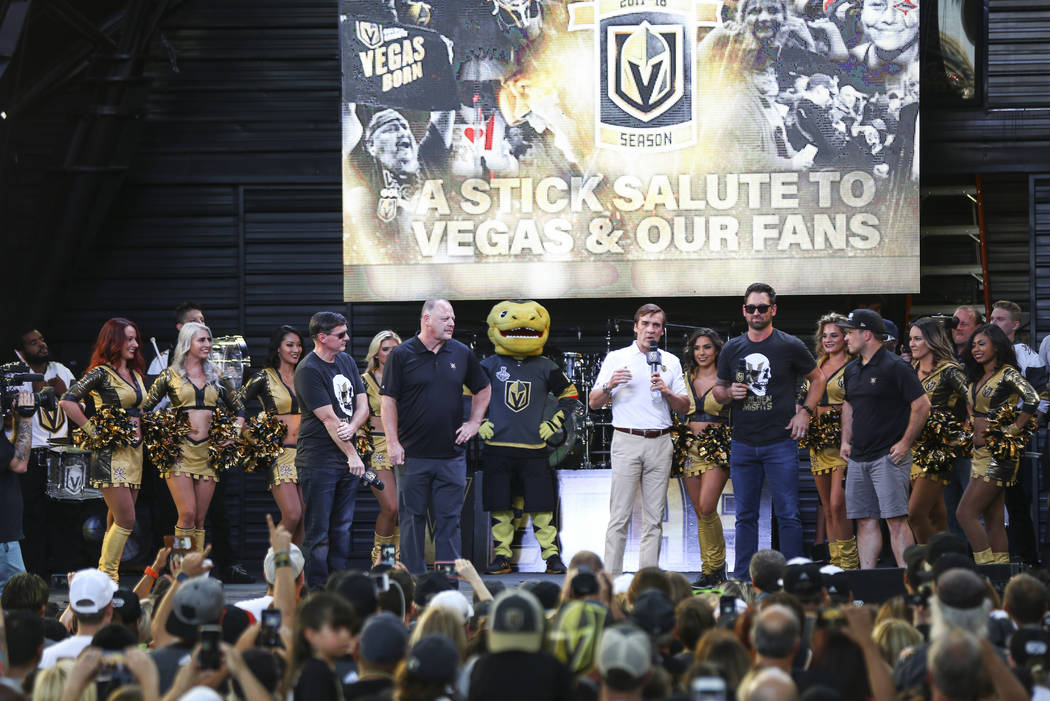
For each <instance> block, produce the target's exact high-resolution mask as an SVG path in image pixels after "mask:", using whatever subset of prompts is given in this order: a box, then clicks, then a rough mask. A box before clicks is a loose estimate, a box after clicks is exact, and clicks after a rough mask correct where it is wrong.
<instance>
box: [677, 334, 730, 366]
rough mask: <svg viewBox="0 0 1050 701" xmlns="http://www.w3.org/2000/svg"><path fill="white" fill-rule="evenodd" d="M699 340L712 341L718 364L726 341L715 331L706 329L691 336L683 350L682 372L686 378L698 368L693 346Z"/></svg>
mask: <svg viewBox="0 0 1050 701" xmlns="http://www.w3.org/2000/svg"><path fill="white" fill-rule="evenodd" d="M698 338H706V339H708V340H709V341H711V344H712V345H714V347H715V362H716V363H717V362H718V354H719V353H721V352H722V345H723V344H724V341H723V340H722V337H721V336H719V335H718V332H717V331H715V330H714V329H709V328H707V327H704V328H699V329H697V330H696V331H694V332H692V333H691V334H689V339H688V340H687V341H686V342H685V348H683V349H682V370H683V371H684V372H685V376H686V377H689V376H690V375H692V373H693V371H695V370H696V367H697V366H696V357H694V356H693V346H694V345H695V344H696V340H697V339H698Z"/></svg>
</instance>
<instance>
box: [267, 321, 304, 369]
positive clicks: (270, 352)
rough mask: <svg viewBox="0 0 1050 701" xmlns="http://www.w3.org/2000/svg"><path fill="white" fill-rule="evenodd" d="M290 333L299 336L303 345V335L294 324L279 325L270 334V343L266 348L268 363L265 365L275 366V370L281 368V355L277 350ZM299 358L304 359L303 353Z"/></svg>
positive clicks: (268, 366) (300, 343)
mask: <svg viewBox="0 0 1050 701" xmlns="http://www.w3.org/2000/svg"><path fill="white" fill-rule="evenodd" d="M290 333H294V334H295V335H296V336H298V337H299V345H300V346H302V345H303V335H302V334H301V333H299V331H297V330H296V328H295V327H294V326H289V325H288V324H285V325H284V326H281V327H279V328H278V329H277V330H276V331H274V332H273V334H271V335H270V345H269V346H267V348H266V363H265V364H264V365H263V367H266V368H273V369H274V370H279V369H280V368H281V357H280V356H279V355H277V350H278V349H279V348H280V347H281V342H282V341H283V340H284V337H285V336H287V335H288V334H290ZM299 359H300V360H302V356H301V355H300V358H299Z"/></svg>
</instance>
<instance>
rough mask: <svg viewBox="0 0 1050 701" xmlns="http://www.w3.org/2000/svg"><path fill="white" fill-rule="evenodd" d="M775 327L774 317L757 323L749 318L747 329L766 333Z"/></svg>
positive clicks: (763, 318)
mask: <svg viewBox="0 0 1050 701" xmlns="http://www.w3.org/2000/svg"><path fill="white" fill-rule="evenodd" d="M772 325H773V317H769V318H766V317H762V319H761V320H760V321H755V320H753V319H751V318H750V317H748V320H747V327H748V328H749V329H753V330H755V331H764V330H766V329H768V328H769V327H770V326H772Z"/></svg>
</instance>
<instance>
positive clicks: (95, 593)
mask: <svg viewBox="0 0 1050 701" xmlns="http://www.w3.org/2000/svg"><path fill="white" fill-rule="evenodd" d="M116 590H117V583H116V582H114V581H113V580H112V579H110V578H109V575H106V574H103V573H102V572H100V571H98V570H95V569H91V570H80V571H79V572H77V573H76V574H74V575H73V581H72V582H70V584H69V605H70V606H71V607H72V608H73V610H74V611H76V612H77V613H99V612H100V611H102V610H103V609H104V608H106V607H107V606H109V603H110V602H111V601H113V592H115V591H116Z"/></svg>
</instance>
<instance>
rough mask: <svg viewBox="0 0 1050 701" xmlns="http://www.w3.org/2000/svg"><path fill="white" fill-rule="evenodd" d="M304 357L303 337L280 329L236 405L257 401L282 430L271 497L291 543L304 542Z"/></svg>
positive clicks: (271, 475) (272, 470)
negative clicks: (298, 452) (298, 379)
mask: <svg viewBox="0 0 1050 701" xmlns="http://www.w3.org/2000/svg"><path fill="white" fill-rule="evenodd" d="M302 355H303V337H302V334H300V333H299V332H298V331H297V330H296V329H295V328H294V327H292V326H282V327H280V328H279V329H277V330H276V331H274V332H273V334H272V335H271V336H270V345H269V347H268V349H267V351H266V364H265V365H264V366H263V369H262V372H259V373H257V374H256V375H255V376H254V377H252V379H250V380H249V381H248V382H247V383H246V384H245V385H244V387H243V388H242V389H241V394H240V400H239V403H240V404H241V405H242V406H244V405H245V404H247V403H248V400H251V399H258V400H259V403H261V404H262V406H263V411H264V412H265V413H266V414H268V415H270V416H273V417H274V418H276V419H277V420H278V421H280V422H281V423H282V424H283V425H284V428H285V434H284V439H283V440H282V445H281V453H280V455H278V456H277V459H276V460H275V461H274V462H273V463H272V464H271V465H270V470H269V475H267V477H268V480H269V487H270V493H271V494H273V500H274V502H275V503H276V504H277V508H278V509H280V510H281V525H283V526H284V527H285V528H286V529H288V532H289V533H291V534H292V542H293V543H295V544H296V545H302V542H303V489H302V487H300V486H299V475H298V473H297V472H296V470H295V445H296V441H297V440H298V439H299V400H298V399H297V398H296V396H295V389H294V388H295V366H296V365H298V364H299V358H301V357H302Z"/></svg>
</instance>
